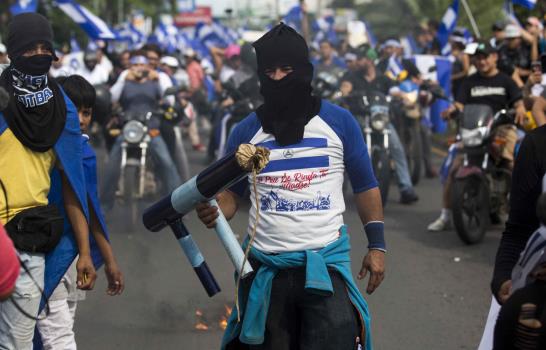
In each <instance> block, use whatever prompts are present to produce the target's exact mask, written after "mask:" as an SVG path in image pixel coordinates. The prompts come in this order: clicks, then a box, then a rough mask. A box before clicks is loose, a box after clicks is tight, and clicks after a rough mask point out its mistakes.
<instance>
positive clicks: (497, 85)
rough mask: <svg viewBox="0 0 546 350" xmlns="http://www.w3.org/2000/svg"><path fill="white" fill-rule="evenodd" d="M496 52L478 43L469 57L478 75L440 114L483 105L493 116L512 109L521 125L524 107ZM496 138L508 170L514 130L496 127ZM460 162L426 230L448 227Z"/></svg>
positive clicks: (454, 166) (453, 168)
mask: <svg viewBox="0 0 546 350" xmlns="http://www.w3.org/2000/svg"><path fill="white" fill-rule="evenodd" d="M497 58H498V55H497V52H496V51H495V49H494V48H493V47H491V44H490V43H489V42H480V43H478V45H477V48H476V51H475V53H474V55H473V57H472V60H473V62H474V65H475V66H476V68H477V70H478V72H477V73H475V74H472V75H470V76H469V77H468V78H467V79H465V80H464V81H463V82H462V84H461V87H460V88H459V91H458V93H457V94H456V96H455V101H456V102H455V104H454V105H452V106H451V107H450V108H449V109H447V110H446V111H444V112H442V116H443V117H444V118H448V117H450V116H451V115H453V114H454V112H456V111H463V109H464V106H465V105H466V104H483V105H487V106H489V107H491V109H492V110H493V112H494V113H496V112H498V111H499V110H501V109H508V108H514V109H515V111H516V117H515V122H516V123H517V124H520V125H523V122H524V121H525V117H526V116H525V107H524V105H523V99H522V94H521V90H520V89H519V88H518V86H517V85H516V83H515V82H514V80H512V79H511V78H510V77H509V76H508V75H506V74H504V73H502V72H500V71H499V69H498V68H497ZM497 133H498V134H497V135H498V136H500V137H503V138H504V139H505V141H506V142H505V145H504V146H503V148H502V150H501V161H502V162H503V164H504V166H505V168H507V169H509V170H510V171H511V170H512V168H513V165H514V148H515V145H516V141H517V134H516V128H515V127H514V126H512V125H504V126H501V127H499V128H497ZM461 163H462V158H461V157H456V158H455V160H454V161H453V163H452V165H451V167H450V170H449V175H448V176H447V178H446V181H445V183H444V189H443V197H442V201H443V207H442V211H441V214H440V217H439V218H438V219H436V220H435V221H434V222H432V223H431V224H430V225H429V226H428V230H429V231H443V230H447V229H449V228H450V226H451V184H452V181H453V175H454V173H455V172H456V170H457V169H458V168H459V166H460V165H461Z"/></svg>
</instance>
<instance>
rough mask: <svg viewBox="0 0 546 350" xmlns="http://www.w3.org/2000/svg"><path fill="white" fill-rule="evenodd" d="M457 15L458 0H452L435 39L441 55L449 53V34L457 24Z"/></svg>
mask: <svg viewBox="0 0 546 350" xmlns="http://www.w3.org/2000/svg"><path fill="white" fill-rule="evenodd" d="M458 17H459V0H453V3H452V4H451V6H449V7H448V8H447V10H446V12H445V14H444V17H442V22H441V23H440V28H438V34H436V39H438V42H439V43H440V52H441V53H442V55H444V56H445V55H449V53H450V52H451V47H450V46H449V36H450V35H451V33H452V32H453V30H455V27H456V26H457V18H458Z"/></svg>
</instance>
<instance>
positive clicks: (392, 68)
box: [386, 55, 404, 80]
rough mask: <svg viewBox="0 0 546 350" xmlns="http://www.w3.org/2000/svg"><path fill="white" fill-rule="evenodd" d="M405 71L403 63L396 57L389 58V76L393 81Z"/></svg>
mask: <svg viewBox="0 0 546 350" xmlns="http://www.w3.org/2000/svg"><path fill="white" fill-rule="evenodd" d="M403 70H404V66H403V65H402V62H400V60H399V59H398V57H396V55H392V56H391V57H390V58H389V64H388V65H387V72H386V74H387V76H388V77H389V78H391V79H393V80H396V79H398V76H399V75H400V73H402V71H403Z"/></svg>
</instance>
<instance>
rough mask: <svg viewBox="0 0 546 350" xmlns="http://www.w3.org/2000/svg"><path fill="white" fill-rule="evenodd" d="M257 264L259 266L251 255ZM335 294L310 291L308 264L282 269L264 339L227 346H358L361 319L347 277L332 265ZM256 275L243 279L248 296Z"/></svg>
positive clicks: (260, 349)
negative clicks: (259, 341)
mask: <svg viewBox="0 0 546 350" xmlns="http://www.w3.org/2000/svg"><path fill="white" fill-rule="evenodd" d="M251 264H252V266H253V267H254V268H255V269H254V271H256V270H257V269H256V268H257V267H258V266H259V265H258V264H257V263H256V261H253V259H251ZM328 271H329V273H330V278H331V280H332V285H333V287H334V294H333V295H331V296H323V295H318V294H313V293H309V292H306V291H305V289H304V286H305V267H298V268H292V269H285V270H281V271H279V273H278V274H277V276H276V277H275V278H274V279H273V286H272V289H271V299H270V304H269V310H268V313H267V321H266V326H265V337H264V343H263V344H260V345H246V344H241V343H240V342H239V341H238V339H236V340H235V341H233V342H231V343H230V344H229V345H228V346H227V348H226V349H227V350H239V349H245V350H300V349H301V350H305V349H313V350H333V349H336V350H353V349H358V344H357V338H358V337H359V334H360V322H359V319H358V316H357V311H356V309H355V308H354V306H353V304H352V303H351V301H350V299H349V294H348V293H347V289H346V285H345V281H344V280H343V278H342V277H341V275H340V274H339V273H338V272H337V271H335V270H334V269H330V268H329V269H328ZM252 281H253V276H249V277H248V278H245V279H243V280H241V288H242V289H241V290H242V292H243V298H244V299H246V298H247V296H248V293H249V291H250V287H251V285H252Z"/></svg>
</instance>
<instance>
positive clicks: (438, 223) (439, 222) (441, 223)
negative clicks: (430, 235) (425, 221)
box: [427, 217, 451, 232]
mask: <svg viewBox="0 0 546 350" xmlns="http://www.w3.org/2000/svg"><path fill="white" fill-rule="evenodd" d="M450 227H451V221H450V220H444V219H443V218H442V217H439V218H438V219H436V220H435V221H434V222H433V223H431V224H430V225H428V227H427V229H428V230H429V231H432V232H440V231H445V230H449V229H450Z"/></svg>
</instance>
